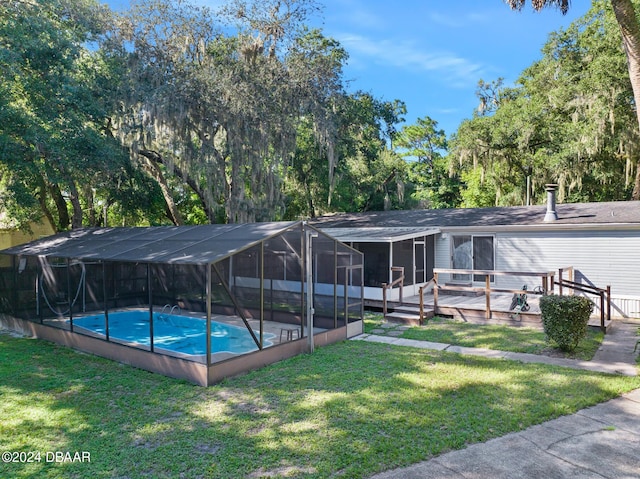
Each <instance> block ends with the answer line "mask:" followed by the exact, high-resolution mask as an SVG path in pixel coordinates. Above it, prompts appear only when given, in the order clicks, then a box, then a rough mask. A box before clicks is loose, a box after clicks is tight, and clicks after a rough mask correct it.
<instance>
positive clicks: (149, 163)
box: [138, 150, 184, 226]
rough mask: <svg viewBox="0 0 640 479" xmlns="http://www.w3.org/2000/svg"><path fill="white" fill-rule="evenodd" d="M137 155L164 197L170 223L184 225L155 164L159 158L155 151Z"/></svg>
mask: <svg viewBox="0 0 640 479" xmlns="http://www.w3.org/2000/svg"><path fill="white" fill-rule="evenodd" d="M138 154H139V155H140V156H142V157H143V158H144V166H145V169H146V170H147V172H148V173H149V174H150V175H151V177H152V178H153V179H154V180H156V182H157V183H158V185H159V186H160V190H161V191H162V196H163V197H164V201H165V204H166V205H167V213H168V216H169V219H170V220H171V222H172V223H173V224H174V225H176V226H180V225H183V224H184V221H183V220H182V215H181V214H180V211H178V207H177V206H176V202H175V201H174V199H173V195H172V194H171V189H170V188H169V185H168V184H167V180H166V179H165V177H164V175H163V174H162V171H161V170H160V167H159V166H158V165H157V163H156V161H155V160H156V159H157V158H158V157H159V156H160V155H159V154H158V153H156V152H155V151H150V150H140V151H138Z"/></svg>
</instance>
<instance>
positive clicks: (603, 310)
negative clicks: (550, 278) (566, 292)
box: [555, 274, 611, 332]
mask: <svg viewBox="0 0 640 479" xmlns="http://www.w3.org/2000/svg"><path fill="white" fill-rule="evenodd" d="M555 284H557V285H558V287H559V289H560V294H562V290H563V288H570V289H571V290H572V291H574V290H578V291H582V292H583V293H589V294H593V295H595V296H598V297H599V298H600V330H601V331H602V332H606V330H607V328H606V326H605V321H611V286H608V285H607V287H606V288H598V287H596V286H591V285H589V284H583V283H576V282H575V281H572V280H567V279H563V278H562V274H560V275H559V281H556V283H555ZM605 304H606V306H605Z"/></svg>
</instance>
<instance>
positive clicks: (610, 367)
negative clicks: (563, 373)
mask: <svg viewBox="0 0 640 479" xmlns="http://www.w3.org/2000/svg"><path fill="white" fill-rule="evenodd" d="M638 327H640V325H639V324H638V323H624V322H618V321H616V323H615V325H614V326H613V328H612V329H611V330H610V332H609V333H608V334H607V335H606V337H605V340H604V341H603V343H602V346H601V347H600V349H599V350H598V352H597V353H596V355H595V356H594V358H593V360H592V361H575V360H568V359H562V358H548V357H543V356H536V355H533V354H518V353H507V352H503V351H490V350H484V349H483V350H478V349H473V348H460V347H457V346H451V345H448V344H440V343H428V342H424V341H412V340H406V339H399V338H393V337H387V336H376V335H362V336H359V337H358V338H356V339H361V340H364V341H374V342H384V343H389V344H397V345H405V346H412V347H421V348H427V349H437V350H441V351H444V350H446V351H451V352H458V353H461V354H474V355H481V356H485V357H495V358H504V359H508V360H516V361H525V362H543V363H547V364H556V365H558V366H565V367H572V368H579V369H589V370H592V371H602V372H607V373H614V374H625V375H634V376H635V375H637V367H636V363H635V357H636V354H637V353H635V352H634V351H633V348H634V346H635V344H636V341H637V340H638V336H637V335H636V332H637V330H638ZM639 349H640V348H639ZM418 478H420V479H431V478H432V479H436V478H437V479H486V478H491V479H520V478H524V479H565V478H566V479H569V478H571V479H595V478H600V479H601V478H607V479H621V478H622V479H632V478H633V479H639V478H640V389H636V390H635V391H632V392H630V393H628V394H624V395H622V396H621V397H619V398H616V399H612V400H611V401H607V402H605V403H602V404H598V405H596V406H593V407H590V408H587V409H583V410H581V411H578V412H577V413H575V414H571V415H569V416H563V417H560V418H557V419H554V420H552V421H548V422H545V423H543V424H539V425H537V426H533V427H530V428H528V429H526V430H524V431H520V432H517V433H512V434H508V435H506V436H503V437H500V438H497V439H492V440H491V441H487V442H485V443H480V444H475V445H473V446H470V447H468V448H466V449H461V450H459V451H452V452H449V453H446V454H443V455H441V456H438V457H436V458H434V459H431V460H429V461H424V462H420V463H417V464H414V465H413V466H409V467H405V468H400V469H395V470H392V471H387V472H383V473H381V474H377V475H375V476H373V479H418Z"/></svg>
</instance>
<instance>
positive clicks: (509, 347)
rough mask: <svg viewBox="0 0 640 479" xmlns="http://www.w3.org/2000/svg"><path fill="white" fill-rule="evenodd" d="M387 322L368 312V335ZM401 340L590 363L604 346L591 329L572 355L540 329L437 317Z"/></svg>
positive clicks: (404, 335) (602, 335)
mask: <svg viewBox="0 0 640 479" xmlns="http://www.w3.org/2000/svg"><path fill="white" fill-rule="evenodd" d="M383 320H384V318H383V316H382V314H380V313H372V312H367V313H366V315H365V332H369V333H370V332H371V331H373V330H374V329H378V328H379V327H380V324H382V322H383ZM400 326H401V325H397V326H395V327H392V328H388V329H387V331H392V330H398V328H399V327H400ZM400 337H402V338H406V339H417V340H421V341H432V342H435V343H445V344H455V345H457V346H466V347H470V348H486V349H494V350H499V351H511V352H515V353H532V354H545V355H552V356H558V357H566V358H574V359H582V360H585V361H588V360H590V359H591V358H593V355H594V354H595V353H596V351H597V350H598V348H599V347H600V344H601V343H602V340H603V339H604V334H603V333H602V332H601V331H596V330H593V329H589V331H588V332H587V336H586V337H585V338H584V339H583V340H582V341H581V342H580V344H579V345H578V347H577V348H576V349H575V351H572V352H570V353H568V352H563V351H560V350H559V349H557V348H556V347H555V345H554V343H553V342H549V341H547V338H546V335H545V334H544V332H542V331H540V330H537V329H533V328H525V327H518V328H516V327H511V326H502V325H488V324H471V323H465V322H462V321H453V320H448V319H442V318H437V317H436V318H434V319H431V320H429V321H428V322H427V323H426V324H425V325H423V326H416V327H412V328H410V329H407V330H406V331H404V332H403V333H402V335H401V336H400Z"/></svg>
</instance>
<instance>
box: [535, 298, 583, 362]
mask: <svg viewBox="0 0 640 479" xmlns="http://www.w3.org/2000/svg"><path fill="white" fill-rule="evenodd" d="M540 311H541V312H542V324H543V326H544V332H545V334H546V335H547V337H548V338H549V339H551V340H553V341H555V342H556V343H557V344H558V347H559V348H560V349H561V350H562V351H573V350H574V349H576V347H577V346H578V343H579V342H580V341H581V340H582V339H583V338H584V337H585V336H586V335H587V324H588V323H589V317H590V316H591V313H592V312H593V302H592V301H591V300H590V299H588V298H585V297H584V296H556V295H550V296H542V297H541V298H540Z"/></svg>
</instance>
